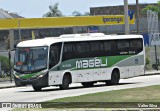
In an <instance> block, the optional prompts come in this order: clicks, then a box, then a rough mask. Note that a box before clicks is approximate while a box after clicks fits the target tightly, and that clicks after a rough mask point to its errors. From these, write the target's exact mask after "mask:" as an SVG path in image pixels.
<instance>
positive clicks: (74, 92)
mask: <svg viewBox="0 0 160 111" xmlns="http://www.w3.org/2000/svg"><path fill="white" fill-rule="evenodd" d="M150 85H160V75H150V76H139V77H134V78H130V79H121V80H120V84H119V85H116V86H106V85H105V84H104V83H98V84H96V85H95V86H94V87H90V88H83V87H82V85H81V84H72V85H71V86H70V88H69V89H68V90H60V89H59V87H49V88H43V89H42V91H41V92H34V90H33V89H32V87H31V86H28V87H14V88H7V89H0V102H41V101H47V100H52V99H56V98H63V97H69V96H78V95H83V94H88V93H96V92H103V91H111V90H119V89H126V88H135V87H144V86H150Z"/></svg>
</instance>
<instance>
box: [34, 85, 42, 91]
mask: <svg viewBox="0 0 160 111" xmlns="http://www.w3.org/2000/svg"><path fill="white" fill-rule="evenodd" d="M32 87H33V89H34V91H41V90H42V87H38V86H32Z"/></svg>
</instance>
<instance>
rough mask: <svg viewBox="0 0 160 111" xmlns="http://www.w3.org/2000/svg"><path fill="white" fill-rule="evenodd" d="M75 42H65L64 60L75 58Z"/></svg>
mask: <svg viewBox="0 0 160 111" xmlns="http://www.w3.org/2000/svg"><path fill="white" fill-rule="evenodd" d="M73 58H74V53H73V43H72V42H65V43H64V47H63V56H62V61H65V60H69V59H73Z"/></svg>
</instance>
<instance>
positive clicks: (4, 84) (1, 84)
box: [0, 70, 160, 89]
mask: <svg viewBox="0 0 160 111" xmlns="http://www.w3.org/2000/svg"><path fill="white" fill-rule="evenodd" d="M156 74H160V70H159V71H156V70H151V71H146V72H145V74H144V75H142V76H147V75H156ZM11 87H16V86H15V83H14V81H12V83H11V82H10V81H5V82H0V89H4V88H11Z"/></svg>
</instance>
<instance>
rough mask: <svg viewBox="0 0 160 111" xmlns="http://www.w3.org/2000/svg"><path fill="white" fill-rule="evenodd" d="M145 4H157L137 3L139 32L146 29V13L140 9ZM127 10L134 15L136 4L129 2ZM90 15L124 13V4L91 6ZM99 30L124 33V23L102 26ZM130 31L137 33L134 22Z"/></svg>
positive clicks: (109, 32)
mask: <svg viewBox="0 0 160 111" xmlns="http://www.w3.org/2000/svg"><path fill="white" fill-rule="evenodd" d="M147 5H157V4H156V3H151V4H147V3H143V4H139V21H140V33H141V34H143V33H146V32H147V31H148V26H147V14H145V13H143V12H142V9H143V8H145V7H146V6H147ZM128 10H130V11H134V13H135V17H136V4H129V5H128ZM90 13H91V15H124V6H123V5H119V6H102V7H91V8H90ZM100 29H101V31H102V32H104V33H108V34H114V33H116V34H124V25H119V26H118V25H114V26H102V27H101V28H100ZM130 33H131V34H132V33H133V34H134V33H137V28H136V24H135V25H130Z"/></svg>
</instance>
